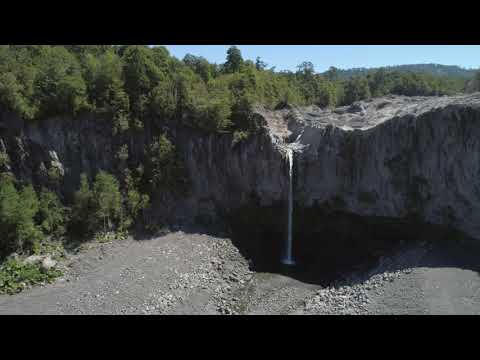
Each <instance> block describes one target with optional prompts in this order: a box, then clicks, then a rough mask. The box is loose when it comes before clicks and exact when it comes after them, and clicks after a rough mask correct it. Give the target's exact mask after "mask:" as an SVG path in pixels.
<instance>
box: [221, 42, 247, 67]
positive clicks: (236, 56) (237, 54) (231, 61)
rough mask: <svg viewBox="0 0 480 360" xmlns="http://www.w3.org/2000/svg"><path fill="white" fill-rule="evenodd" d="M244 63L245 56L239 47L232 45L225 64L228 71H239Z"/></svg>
mask: <svg viewBox="0 0 480 360" xmlns="http://www.w3.org/2000/svg"><path fill="white" fill-rule="evenodd" d="M242 65H243V57H242V53H241V51H240V49H239V48H237V47H236V46H230V48H229V49H228V50H227V62H226V63H225V64H224V68H225V72H226V73H236V72H239V71H240V69H241V68H242Z"/></svg>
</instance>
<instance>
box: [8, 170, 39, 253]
mask: <svg viewBox="0 0 480 360" xmlns="http://www.w3.org/2000/svg"><path fill="white" fill-rule="evenodd" d="M15 185H16V184H15V180H14V178H13V177H12V176H10V175H6V174H1V175H0V253H5V252H9V251H15V250H17V249H20V250H30V249H32V248H33V246H34V245H35V243H37V242H39V241H41V240H42V238H43V233H42V232H41V230H40V229H39V226H38V225H37V224H36V222H35V216H36V215H37V213H38V210H39V201H38V197H37V194H36V193H35V191H34V190H33V188H32V186H31V185H28V186H23V187H22V188H21V189H20V190H18V189H17V187H16V186H15Z"/></svg>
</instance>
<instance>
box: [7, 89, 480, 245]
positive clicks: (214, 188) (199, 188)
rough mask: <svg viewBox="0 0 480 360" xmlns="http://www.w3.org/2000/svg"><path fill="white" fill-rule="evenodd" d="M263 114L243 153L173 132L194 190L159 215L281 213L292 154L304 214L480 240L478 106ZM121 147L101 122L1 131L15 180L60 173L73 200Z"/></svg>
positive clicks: (395, 104)
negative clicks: (290, 148)
mask: <svg viewBox="0 0 480 360" xmlns="http://www.w3.org/2000/svg"><path fill="white" fill-rule="evenodd" d="M258 113H259V114H260V115H261V116H263V117H264V118H265V120H266V123H267V126H266V127H265V129H264V131H261V132H260V133H259V134H256V135H254V136H251V137H250V138H249V139H247V140H245V141H242V142H240V143H237V144H235V143H234V141H233V135H231V134H223V135H219V134H216V135H206V134H201V133H196V132H194V131H192V130H187V129H180V128H178V129H170V134H171V135H172V136H173V137H174V140H175V143H176V145H177V147H178V149H179V150H180V152H181V154H182V156H183V158H184V161H185V165H186V168H187V171H188V174H189V177H190V182H191V186H190V191H189V194H188V196H185V197H183V198H181V199H178V198H175V199H174V198H170V197H169V196H164V197H162V199H157V201H156V203H155V209H154V212H155V214H156V215H158V216H159V217H166V218H167V219H168V220H169V221H171V222H188V221H193V220H195V219H207V220H209V221H213V222H216V221H220V220H221V219H223V217H224V216H225V215H227V214H231V213H232V212H233V211H234V210H236V209H239V208H242V207H245V206H250V207H252V206H254V207H256V208H257V209H258V208H260V209H261V208H277V209H282V208H284V206H285V201H286V194H287V185H288V177H287V173H288V172H287V166H286V162H285V151H284V150H285V146H287V145H288V144H290V145H291V144H293V143H295V182H294V184H295V189H294V194H295V195H294V196H295V207H296V209H317V208H318V209H322V211H323V210H325V209H329V210H330V211H333V212H335V211H341V212H344V213H349V214H352V215H358V216H365V217H387V218H398V219H401V218H406V217H414V218H416V219H418V220H419V221H423V222H428V223H432V224H438V225H447V226H451V227H453V228H455V229H458V230H459V231H462V232H464V233H465V234H467V235H468V236H471V237H474V238H480V94H478V93H476V94H472V95H462V96H454V97H399V96H389V97H382V98H377V99H373V100H371V101H365V102H359V103H355V104H353V105H352V106H349V107H341V108H337V109H334V110H324V109H320V108H318V107H308V108H301V109H300V108H288V109H282V110H277V111H267V110H265V109H258ZM150 138H151V134H150V133H149V125H148V124H147V125H146V127H145V133H144V134H143V135H141V136H137V137H136V138H132V139H128V141H129V143H130V144H131V145H132V146H131V150H130V151H131V156H132V157H133V158H134V159H135V158H141V156H142V155H141V154H142V149H143V148H144V147H145V146H146V145H147V144H148V141H149V139H150ZM114 141H115V140H114V139H112V138H111V131H107V130H106V125H105V124H104V122H102V121H99V120H98V119H91V118H88V119H85V121H79V120H78V119H77V120H72V119H70V120H69V119H65V120H63V119H62V121H58V119H52V121H46V122H43V123H41V124H26V123H23V122H21V121H17V122H13V121H12V120H11V119H10V120H9V119H8V118H7V117H5V116H3V117H2V119H0V147H1V148H2V151H6V152H7V153H8V155H9V157H10V159H11V163H10V165H9V166H10V168H11V170H12V171H13V172H15V173H16V175H18V176H19V177H20V178H22V179H25V180H30V181H33V182H34V183H39V182H41V181H42V176H44V175H43V173H45V171H46V172H48V171H53V170H51V169H57V170H59V171H58V173H59V174H60V175H61V177H62V179H61V181H59V191H64V192H67V193H70V194H71V193H72V192H73V191H74V190H75V188H76V186H77V185H78V180H77V179H78V178H79V174H80V173H81V172H87V173H94V172H95V171H97V170H98V169H104V170H107V171H108V170H110V169H111V168H113V166H114V165H113V164H115V152H114V146H115V143H114ZM283 223H284V219H279V221H278V224H283ZM283 230H284V229H283V228H279V231H280V232H282V231H283Z"/></svg>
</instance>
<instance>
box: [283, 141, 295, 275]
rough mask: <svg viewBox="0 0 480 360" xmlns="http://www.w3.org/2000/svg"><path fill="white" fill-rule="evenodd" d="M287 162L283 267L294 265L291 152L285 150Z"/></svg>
mask: <svg viewBox="0 0 480 360" xmlns="http://www.w3.org/2000/svg"><path fill="white" fill-rule="evenodd" d="M287 162H288V228H287V244H286V252H285V257H284V258H283V259H282V263H283V264H285V265H294V264H295V261H294V260H293V256H292V215H293V150H292V149H291V148H287Z"/></svg>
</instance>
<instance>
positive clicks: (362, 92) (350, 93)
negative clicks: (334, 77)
mask: <svg viewBox="0 0 480 360" xmlns="http://www.w3.org/2000/svg"><path fill="white" fill-rule="evenodd" d="M369 98H370V88H369V86H368V81H367V79H366V77H365V76H354V77H352V78H351V79H350V80H349V81H348V82H347V84H346V86H345V98H344V102H345V104H347V105H349V104H351V103H353V102H355V101H359V100H365V99H369Z"/></svg>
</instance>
